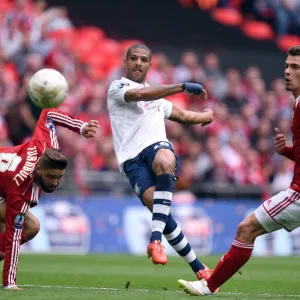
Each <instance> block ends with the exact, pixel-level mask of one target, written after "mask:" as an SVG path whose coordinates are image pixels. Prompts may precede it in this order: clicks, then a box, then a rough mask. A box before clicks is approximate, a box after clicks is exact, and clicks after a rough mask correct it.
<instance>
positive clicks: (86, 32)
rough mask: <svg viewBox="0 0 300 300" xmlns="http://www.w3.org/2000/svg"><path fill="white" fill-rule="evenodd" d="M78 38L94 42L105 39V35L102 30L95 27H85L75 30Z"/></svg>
mask: <svg viewBox="0 0 300 300" xmlns="http://www.w3.org/2000/svg"><path fill="white" fill-rule="evenodd" d="M77 32H78V34H79V36H80V37H81V38H84V39H89V40H93V41H95V42H98V41H102V40H103V39H105V37H106V34H105V32H104V30H102V29H101V28H99V27H96V26H86V27H82V28H79V29H78V30H77Z"/></svg>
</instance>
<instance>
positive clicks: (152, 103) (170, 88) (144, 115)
mask: <svg viewBox="0 0 300 300" xmlns="http://www.w3.org/2000/svg"><path fill="white" fill-rule="evenodd" d="M124 64H125V70H126V74H125V77H123V78H122V79H120V80H115V81H113V82H112V83H111V85H110V87H109V91H108V97H107V101H108V111H109V115H110V121H111V127H112V133H113V142H114V148H115V153H116V156H117V159H118V163H119V166H120V172H121V173H122V174H123V175H125V176H127V177H128V179H129V181H130V184H131V186H132V188H133V189H134V190H135V192H136V194H137V195H138V197H139V198H140V199H141V200H142V202H143V204H144V205H145V206H147V208H148V209H149V210H150V211H152V213H153V217H152V234H151V238H150V244H149V246H148V248H147V253H148V257H151V258H152V261H153V263H154V264H166V263H167V261H168V260H167V256H166V254H165V251H164V247H163V245H162V242H161V241H162V234H164V236H165V237H166V239H167V240H168V242H169V243H170V245H172V247H173V248H174V249H175V250H176V251H177V253H178V254H179V255H180V256H182V257H183V259H184V260H185V261H186V262H187V263H189V265H190V266H191V268H192V269H193V271H194V272H195V273H196V275H197V274H198V275H199V272H200V271H201V270H203V269H205V265H203V264H202V263H201V262H200V261H199V260H198V259H197V257H196V255H195V253H194V251H193V250H192V248H191V246H190V244H189V243H188V241H187V239H186V238H185V236H184V234H183V233H182V231H181V228H180V227H179V226H178V224H177V223H176V221H175V220H174V218H173V217H172V214H171V213H170V207H171V202H172V193H173V189H174V179H175V177H174V173H175V168H176V156H175V153H174V149H173V146H172V144H171V143H170V142H169V141H168V139H167V137H166V130H165V121H164V120H165V119H169V120H172V121H175V122H179V123H184V124H202V125H203V126H205V125H207V124H209V123H211V122H212V120H213V112H212V111H211V110H210V109H206V110H204V111H201V112H192V111H186V110H182V109H180V108H178V107H176V106H175V105H172V103H171V102H170V101H167V100H165V99H163V98H164V97H166V96H169V95H173V94H176V93H181V92H187V93H190V94H195V95H199V99H201V100H206V99H207V95H206V92H205V90H204V89H203V87H202V86H201V85H200V84H196V83H180V84H173V85H160V86H156V87H151V86H149V85H148V84H147V83H146V82H145V79H146V75H147V72H148V70H149V68H150V67H151V50H150V49H149V48H148V47H146V46H144V45H139V44H136V45H133V46H131V47H130V48H129V49H128V51H127V55H126V58H125V60H124ZM133 234H134V233H133ZM197 277H198V276H197ZM198 278H199V277H198Z"/></svg>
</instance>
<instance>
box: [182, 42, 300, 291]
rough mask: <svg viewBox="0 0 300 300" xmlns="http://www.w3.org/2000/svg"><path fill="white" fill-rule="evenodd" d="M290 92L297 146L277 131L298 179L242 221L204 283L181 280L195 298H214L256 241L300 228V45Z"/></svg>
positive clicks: (290, 56)
mask: <svg viewBox="0 0 300 300" xmlns="http://www.w3.org/2000/svg"><path fill="white" fill-rule="evenodd" d="M285 83H286V89H287V90H288V91H291V92H292V93H293V96H294V98H295V102H294V112H293V117H292V125H291V129H292V134H293V146H292V147H287V146H286V140H285V137H284V135H283V134H282V133H280V131H279V129H278V128H276V129H275V132H276V136H275V141H274V144H275V149H276V151H277V152H278V153H279V154H281V155H283V156H285V157H287V158H289V159H291V160H293V161H294V162H295V168H294V177H293V180H292V183H291V185H290V188H288V189H287V190H285V191H282V192H280V193H279V194H277V195H275V196H273V197H272V198H270V199H268V200H266V201H265V202H264V203H263V204H262V205H260V206H259V207H258V208H257V209H256V210H255V211H254V213H253V214H251V215H250V216H249V217H247V218H246V219H245V220H244V221H242V222H241V223H240V224H239V226H238V229H237V235H236V238H235V239H234V241H233V243H232V246H231V248H230V250H229V251H228V252H227V253H226V254H225V255H223V257H222V258H221V260H220V261H219V263H218V264H217V266H216V268H215V269H214V270H213V271H210V272H211V274H210V272H209V271H201V272H202V275H203V276H202V277H203V278H205V277H206V278H207V280H205V279H202V280H201V281H185V280H182V279H180V280H179V281H178V283H179V285H180V286H182V287H184V288H185V290H186V292H187V293H188V294H191V295H198V296H206V295H211V294H212V293H213V292H214V291H215V290H216V289H217V288H218V287H220V286H221V285H222V284H223V283H225V282H226V281H227V280H228V279H229V278H231V277H232V276H233V275H234V274H235V273H236V272H237V271H238V270H239V269H240V268H241V267H242V266H243V265H244V264H245V263H246V262H247V261H248V260H249V258H250V257H251V254H252V251H253V248H254V241H255V239H256V238H257V237H258V236H260V235H263V234H266V233H269V232H273V231H276V230H279V229H282V228H283V229H285V230H287V231H288V232H290V231H292V230H294V229H296V228H297V227H299V226H300V103H299V99H300V46H294V47H291V48H290V49H289V50H288V52H287V58H286V61H285Z"/></svg>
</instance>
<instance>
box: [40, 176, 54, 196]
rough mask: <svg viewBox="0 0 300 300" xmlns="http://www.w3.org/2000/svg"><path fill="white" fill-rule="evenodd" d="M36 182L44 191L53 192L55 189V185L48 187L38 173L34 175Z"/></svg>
mask: <svg viewBox="0 0 300 300" xmlns="http://www.w3.org/2000/svg"><path fill="white" fill-rule="evenodd" d="M36 183H37V184H38V185H40V187H41V188H42V190H43V192H45V193H53V192H54V191H55V189H56V187H55V188H54V189H50V188H49V187H48V186H47V185H46V183H45V181H44V180H43V178H42V176H40V175H37V177H36Z"/></svg>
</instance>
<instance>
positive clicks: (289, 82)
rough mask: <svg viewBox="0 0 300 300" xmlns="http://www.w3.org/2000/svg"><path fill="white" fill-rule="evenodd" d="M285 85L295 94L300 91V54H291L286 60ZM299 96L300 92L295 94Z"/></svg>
mask: <svg viewBox="0 0 300 300" xmlns="http://www.w3.org/2000/svg"><path fill="white" fill-rule="evenodd" d="M284 75H285V86H286V89H287V90H288V91H291V92H293V93H295V94H297V93H299V92H300V56H291V55H289V56H288V57H287V59H286V61H285V71H284ZM294 96H299V94H297V95H294Z"/></svg>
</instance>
